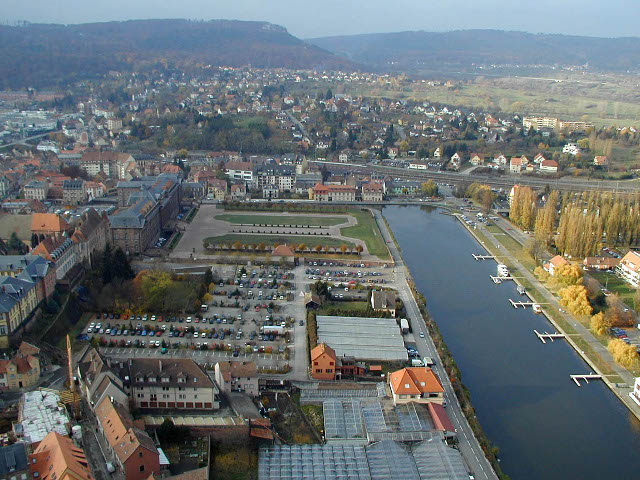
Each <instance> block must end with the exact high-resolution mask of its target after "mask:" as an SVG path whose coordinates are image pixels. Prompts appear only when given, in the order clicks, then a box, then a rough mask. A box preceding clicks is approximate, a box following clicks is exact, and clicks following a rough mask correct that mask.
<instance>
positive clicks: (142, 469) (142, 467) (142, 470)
mask: <svg viewBox="0 0 640 480" xmlns="http://www.w3.org/2000/svg"><path fill="white" fill-rule="evenodd" d="M140 456H142V452H141V453H140ZM140 471H141V472H144V465H140Z"/></svg>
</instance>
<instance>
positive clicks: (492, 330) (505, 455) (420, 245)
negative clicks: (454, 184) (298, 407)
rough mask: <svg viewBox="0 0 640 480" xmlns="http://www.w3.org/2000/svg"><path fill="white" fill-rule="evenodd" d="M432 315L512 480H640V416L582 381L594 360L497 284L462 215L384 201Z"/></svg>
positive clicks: (509, 285)
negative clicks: (547, 337) (549, 336)
mask: <svg viewBox="0 0 640 480" xmlns="http://www.w3.org/2000/svg"><path fill="white" fill-rule="evenodd" d="M383 214H384V216H385V218H386V219H387V221H388V223H389V225H390V227H391V229H392V230H393V233H394V235H395V237H396V240H397V241H398V244H399V245H400V248H401V249H402V255H403V258H404V260H405V262H406V263H407V265H408V266H409V268H410V270H411V273H412V275H413V277H414V280H415V282H416V285H417V287H418V289H419V290H420V291H421V292H422V293H423V294H424V295H425V297H426V299H427V307H428V309H429V312H430V313H431V315H432V316H433V318H434V319H435V321H436V323H437V324H438V327H439V328H440V331H441V332H442V335H443V337H444V339H445V341H446V343H447V345H448V346H449V349H450V350H451V351H452V353H453V356H454V358H455V360H456V362H457V363H458V365H459V367H460V370H461V371H462V375H463V378H462V380H463V382H464V384H465V385H466V386H467V388H469V390H470V391H471V396H472V401H473V405H474V407H475V409H476V413H477V415H478V418H479V420H480V422H481V424H482V426H483V428H484V430H485V432H486V434H487V435H488V437H489V438H490V439H491V441H492V442H493V443H495V444H496V445H497V446H498V447H499V449H500V459H501V465H502V468H503V470H504V471H505V473H507V474H508V475H509V476H510V477H511V478H512V479H514V480H515V479H518V480H525V479H532V480H533V479H536V480H537V479H558V480H567V479H583V480H584V479H640V460H639V454H640V422H638V421H637V420H636V418H635V417H634V416H633V415H631V414H630V413H629V412H628V410H627V409H626V408H625V407H624V406H623V405H622V404H621V403H620V401H619V400H618V399H617V397H615V396H614V394H613V393H611V391H609V389H607V388H606V387H605V386H604V384H603V383H602V382H601V381H597V380H596V381H592V382H591V383H590V384H589V385H583V386H582V387H580V388H578V387H577V386H576V384H575V383H574V382H573V381H571V380H570V378H569V375H571V374H580V373H589V367H588V366H587V365H586V364H585V363H584V361H583V360H582V359H581V358H580V357H579V356H578V355H577V354H576V353H575V352H574V350H573V349H572V348H571V347H570V346H569V345H568V344H566V343H565V342H564V341H563V340H556V341H555V342H553V343H551V342H547V344H543V343H542V342H540V340H538V339H537V337H536V336H535V334H534V333H533V330H534V329H536V330H538V331H539V332H542V331H548V332H551V331H554V328H553V326H552V325H550V324H549V323H548V321H547V320H546V319H545V318H544V317H543V316H540V315H536V314H534V313H533V312H532V311H531V309H527V310H526V311H525V310H522V309H518V310H515V309H514V308H513V307H511V305H510V304H509V298H512V299H517V298H520V295H518V293H517V291H516V288H515V285H514V284H513V282H505V283H503V284H501V285H495V284H494V283H493V282H492V281H491V280H490V278H489V275H495V274H496V263H495V262H494V261H488V260H485V261H475V260H474V259H473V258H472V256H471V254H472V253H485V252H484V250H483V249H482V248H481V246H480V245H479V244H478V243H477V242H476V240H475V239H474V238H473V236H471V234H470V233H469V232H468V231H467V230H466V229H465V228H464V227H463V226H462V225H460V223H459V222H458V221H457V220H456V219H455V218H453V217H451V216H449V215H443V214H440V213H439V212H438V210H435V209H428V208H425V207H422V208H421V207H414V206H410V207H400V206H389V207H385V208H384V210H383Z"/></svg>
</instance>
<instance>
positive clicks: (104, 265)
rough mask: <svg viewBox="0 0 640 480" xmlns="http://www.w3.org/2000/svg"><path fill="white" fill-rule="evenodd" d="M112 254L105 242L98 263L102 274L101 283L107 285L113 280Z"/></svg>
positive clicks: (109, 245) (108, 244)
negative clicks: (100, 259)
mask: <svg viewBox="0 0 640 480" xmlns="http://www.w3.org/2000/svg"><path fill="white" fill-rule="evenodd" d="M112 257H113V252H112V250H111V244H110V243H108V242H107V245H106V246H105V247H104V250H103V251H102V261H101V262H100V270H101V272H102V283H104V284H107V283H110V282H111V280H113V258H112Z"/></svg>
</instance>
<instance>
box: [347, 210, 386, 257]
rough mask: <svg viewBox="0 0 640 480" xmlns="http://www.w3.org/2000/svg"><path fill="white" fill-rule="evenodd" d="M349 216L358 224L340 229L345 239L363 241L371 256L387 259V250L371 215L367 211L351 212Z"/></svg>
mask: <svg viewBox="0 0 640 480" xmlns="http://www.w3.org/2000/svg"><path fill="white" fill-rule="evenodd" d="M349 215H352V216H354V217H356V219H357V220H358V224H357V225H354V226H352V227H345V228H341V229H340V233H341V234H342V235H344V236H345V237H350V238H358V239H360V240H363V241H364V243H365V244H366V245H367V250H369V253H370V254H371V255H375V256H376V257H378V258H381V259H387V258H389V250H388V249H387V245H386V244H385V243H384V239H383V238H382V235H381V234H380V231H379V230H378V225H376V221H375V219H374V218H373V215H372V214H371V213H370V212H369V211H367V210H352V211H350V212H349Z"/></svg>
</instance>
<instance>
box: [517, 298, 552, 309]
mask: <svg viewBox="0 0 640 480" xmlns="http://www.w3.org/2000/svg"><path fill="white" fill-rule="evenodd" d="M509 302H511V306H512V307H513V308H518V307H522V308H527V307H533V306H534V305H549V304H548V303H540V302H514V301H513V300H511V299H509Z"/></svg>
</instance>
